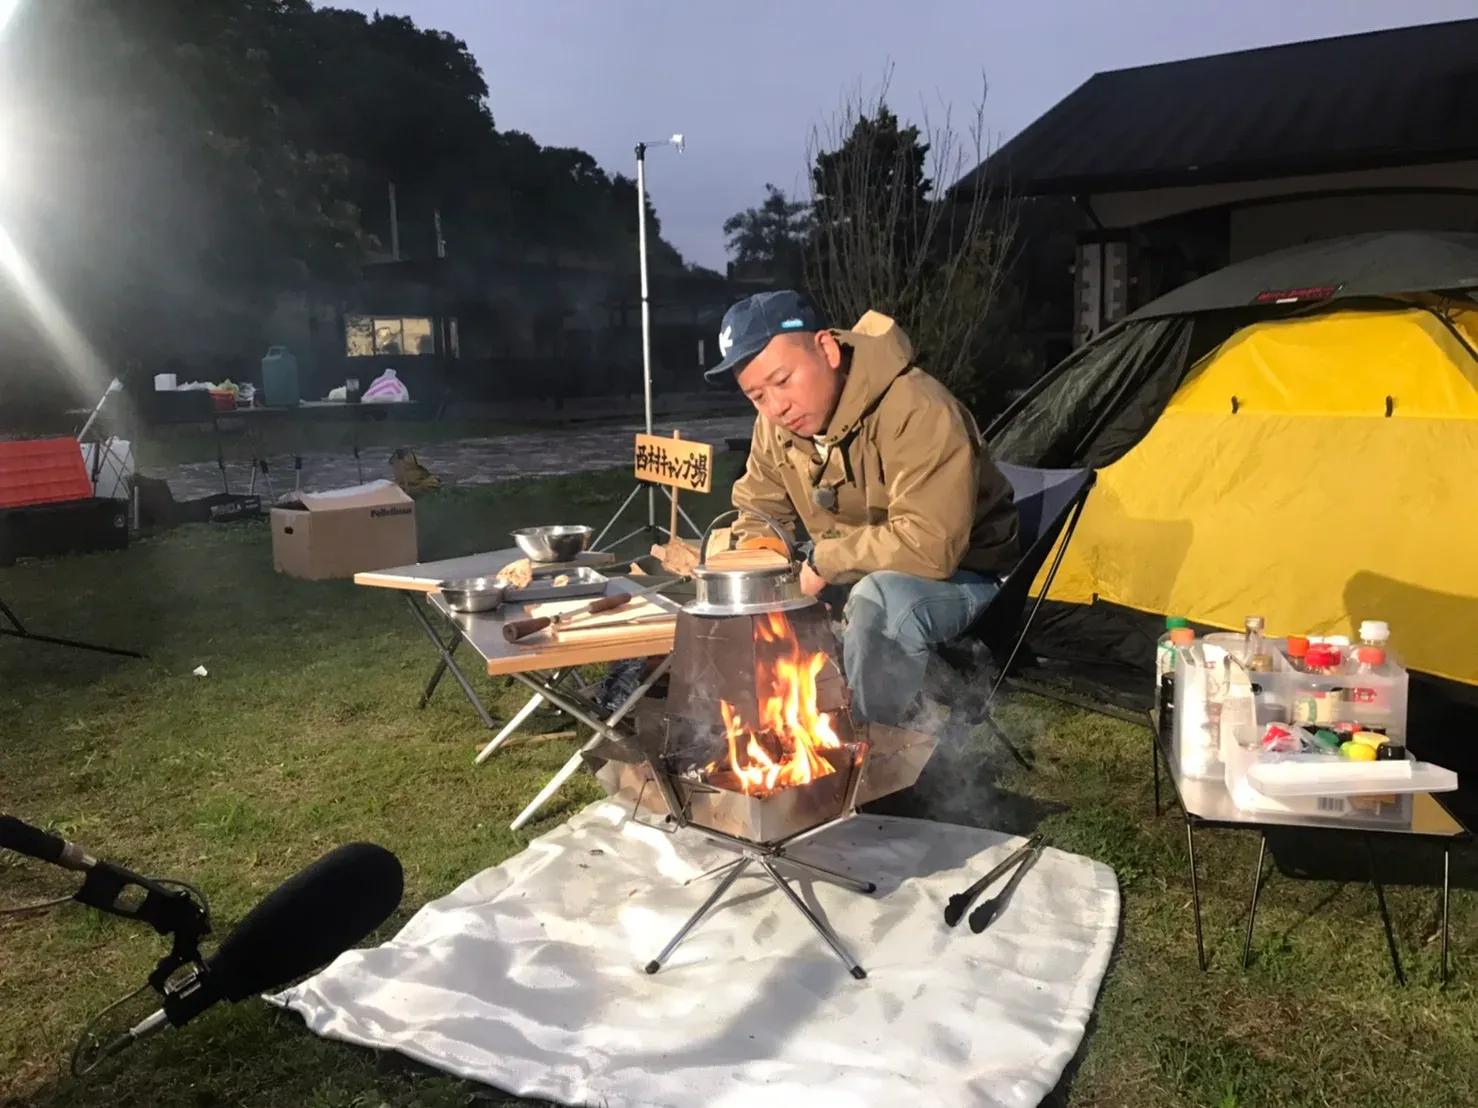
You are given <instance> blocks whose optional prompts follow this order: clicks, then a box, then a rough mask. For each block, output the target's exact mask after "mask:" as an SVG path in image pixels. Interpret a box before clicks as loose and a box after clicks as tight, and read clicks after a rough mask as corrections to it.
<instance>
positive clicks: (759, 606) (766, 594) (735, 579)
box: [601, 521, 935, 979]
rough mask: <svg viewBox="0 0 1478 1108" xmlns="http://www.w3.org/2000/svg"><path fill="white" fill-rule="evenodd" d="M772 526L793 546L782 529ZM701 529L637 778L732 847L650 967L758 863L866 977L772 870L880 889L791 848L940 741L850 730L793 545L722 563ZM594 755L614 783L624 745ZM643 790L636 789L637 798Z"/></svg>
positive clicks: (846, 814) (685, 820)
mask: <svg viewBox="0 0 1478 1108" xmlns="http://www.w3.org/2000/svg"><path fill="white" fill-rule="evenodd" d="M715 522H717V521H715ZM771 526H772V527H774V529H775V531H776V533H777V534H779V535H780V536H781V538H782V539H786V542H787V547H789V540H788V538H787V537H786V535H785V533H784V532H783V531H782V530H781V529H780V528H779V527H778V526H775V525H774V524H773V523H771ZM711 532H712V527H710V529H709V533H710V534H711ZM708 537H709V536H708V535H707V534H706V535H705V536H704V541H703V544H702V546H701V547H700V555H701V557H700V564H699V566H698V569H697V570H696V571H695V577H696V579H697V582H698V595H697V599H696V600H695V601H694V602H693V603H691V604H689V605H688V606H687V607H686V608H684V609H683V611H682V612H681V613H680V614H679V615H678V618H677V633H676V640H675V644H674V648H673V654H672V662H673V665H672V670H671V687H670V690H669V693H668V697H667V702H666V706H665V709H664V710H663V711H661V712H660V713H658V712H655V711H647V712H644V713H639V715H638V719H637V728H636V731H637V743H638V745H639V747H640V754H639V756H640V758H641V759H642V760H644V762H645V767H644V768H645V769H646V771H647V773H646V774H637V776H641V777H644V778H646V780H649V781H650V782H651V783H653V784H655V785H656V787H657V790H658V792H659V793H660V795H661V797H662V800H663V802H664V803H665V806H666V808H667V812H668V815H669V817H670V818H671V819H672V820H673V821H674V822H676V823H677V824H678V825H679V826H684V827H691V828H693V829H694V830H695V831H697V832H699V833H700V834H702V835H704V836H705V837H707V838H708V839H710V840H712V841H714V842H716V843H718V844H720V845H722V846H724V847H726V848H728V849H731V850H734V851H735V852H736V855H737V856H736V857H735V858H733V859H732V860H730V861H728V862H726V863H724V864H723V865H721V866H718V867H716V868H715V869H713V870H710V871H709V872H708V873H705V874H702V875H701V876H700V877H697V878H694V880H695V881H698V880H705V879H708V878H719V881H718V885H717V886H716V887H715V888H714V890H713V891H712V892H711V893H710V894H709V896H708V898H707V899H706V900H705V901H704V902H703V904H702V905H701V906H699V908H698V910H697V911H696V912H694V913H693V915H692V916H691V917H689V919H688V921H687V922H686V923H684V924H683V926H682V928H681V929H679V931H678V932H677V934H676V935H674V936H673V937H672V939H671V941H670V942H668V944H667V945H666V946H665V947H664V948H663V950H662V952H661V953H660V954H659V955H658V956H657V957H656V958H654V959H653V960H652V961H651V962H649V963H647V966H646V970H647V972H648V973H656V972H657V971H658V970H659V969H661V968H662V964H663V963H664V962H665V961H666V960H667V959H668V957H670V956H671V954H672V952H673V951H674V950H676V949H677V946H678V944H679V943H681V942H682V941H683V939H684V938H686V937H687V935H688V933H689V932H690V931H692V929H693V928H694V927H696V926H697V925H698V923H699V921H701V920H702V919H703V917H704V916H705V915H707V913H708V912H709V911H710V909H712V908H713V907H714V905H715V904H717V903H718V902H719V900H720V899H721V898H722V897H723V896H724V894H725V893H726V892H727V891H728V890H729V888H730V886H732V885H733V884H734V882H735V881H736V880H738V879H739V877H740V876H741V875H742V874H744V873H745V872H747V871H748V870H749V868H750V867H751V866H755V867H757V868H758V869H759V870H760V871H761V872H763V873H764V874H765V875H766V876H767V877H768V878H769V879H770V881H771V882H772V883H773V884H774V885H775V886H776V887H778V888H779V889H780V890H781V892H783V893H784V894H785V896H786V898H787V899H788V900H789V901H790V902H791V903H792V904H793V905H795V907H796V910H797V911H799V912H800V913H801V914H802V915H803V916H805V917H806V919H807V920H808V921H809V922H810V924H811V926H812V927H814V928H815V929H816V931H817V933H818V934H819V935H820V936H821V937H822V938H823V939H825V940H826V942H827V945H829V946H830V947H831V949H832V950H833V951H835V952H836V954H837V956H838V957H839V958H841V960H842V961H843V962H844V963H845V964H846V966H847V968H848V969H849V970H850V971H851V973H852V976H853V977H856V978H859V979H861V978H864V977H866V976H867V973H866V971H865V970H864V969H863V968H862V966H861V965H860V964H858V962H857V960H856V959H855V958H854V957H852V955H851V954H850V953H848V951H847V949H846V947H845V946H843V945H842V942H841V940H839V939H838V938H837V936H836V935H835V933H833V931H832V930H831V928H830V927H828V926H827V924H826V923H825V922H824V921H822V920H821V919H820V918H819V917H818V916H817V915H816V914H815V913H814V912H812V911H811V909H810V908H809V907H807V906H806V904H805V903H804V902H803V901H802V900H801V898H800V897H799V896H798V895H797V894H796V892H795V891H794V890H793V889H792V888H791V887H790V885H789V884H788V883H787V882H786V880H785V878H784V877H783V876H782V875H781V873H780V868H787V867H788V868H790V869H792V870H800V871H801V872H803V873H806V874H810V875H812V876H815V877H821V878H824V879H825V880H828V881H832V882H835V883H837V884H840V885H843V886H845V887H847V888H850V889H853V890H855V891H857V892H860V893H871V892H874V891H876V889H877V886H876V885H875V884H874V883H873V882H871V881H865V880H861V879H859V878H855V877H851V876H848V875H846V874H843V873H837V872H835V871H834V870H830V869H826V868H825V867H823V866H818V865H816V864H814V863H812V862H807V861H803V860H801V859H799V858H796V857H794V856H793V855H792V854H791V853H790V851H791V849H792V848H793V847H796V846H798V845H799V844H800V843H802V842H803V841H805V840H806V839H809V838H811V837H812V836H814V835H817V834H819V833H820V832H822V831H825V830H827V829H828V828H830V827H833V826H835V825H836V824H838V823H840V822H842V821H843V820H846V819H848V818H850V817H851V816H852V815H853V813H854V812H855V810H856V807H857V805H858V804H862V803H866V802H867V801H869V800H873V799H876V798H877V797H879V796H883V795H886V794H887V793H890V792H895V791H897V790H898V789H902V788H907V787H908V786H909V785H911V784H913V783H914V781H916V780H917V779H918V776H919V773H920V772H921V771H922V769H923V767H924V764H925V763H926V762H927V761H928V759H929V756H930V755H931V754H932V753H933V751H934V746H935V740H934V739H933V738H931V737H929V736H926V735H919V734H915V733H913V732H908V731H903V730H901V729H898V728H891V727H889V728H883V727H871V726H865V727H862V728H856V727H854V725H853V723H852V718H851V714H850V712H849V710H848V695H847V685H846V681H845V679H844V677H843V674H842V668H841V662H840V658H839V655H838V651H837V644H836V638H835V636H834V635H833V634H832V630H831V623H830V620H829V618H828V615H827V613H826V609H825V608H824V607H823V606H821V605H819V604H817V603H815V601H814V600H813V599H811V598H809V597H805V596H803V595H802V594H801V592H800V588H799V583H798V580H797V577H796V571H795V558H794V552H793V551H792V557H791V559H790V564H788V565H786V566H783V567H781V566H776V567H765V568H764V569H760V570H717V569H713V568H711V567H709V566H708V565H707V563H706V558H707V542H708ZM601 753H602V754H603V755H605V756H608V757H612V758H614V759H615V762H616V763H618V768H617V770H616V777H617V779H618V780H619V779H620V778H621V777H622V776H623V771H621V770H620V768H619V763H620V762H621V761H622V760H623V759H622V758H621V756H620V754H619V753H618V752H615V751H609V750H608V751H602V752H601ZM625 760H626V761H628V762H629V761H631V760H633V759H625ZM607 776H609V775H607ZM625 776H628V777H629V776H630V771H629V770H628V771H626V773H625ZM643 795H644V793H639V794H638V798H637V804H638V806H640V804H641V799H642V796H643Z"/></svg>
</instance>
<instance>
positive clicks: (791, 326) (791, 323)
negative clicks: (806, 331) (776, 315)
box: [780, 319, 806, 331]
mask: <svg viewBox="0 0 1478 1108" xmlns="http://www.w3.org/2000/svg"><path fill="white" fill-rule="evenodd" d="M805 325H806V321H805V320H803V319H787V320H786V321H785V322H784V323H782V324H780V326H781V327H783V328H785V329H786V330H787V331H793V330H795V329H796V328H797V327H804V326H805Z"/></svg>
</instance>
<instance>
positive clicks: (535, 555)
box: [513, 524, 595, 562]
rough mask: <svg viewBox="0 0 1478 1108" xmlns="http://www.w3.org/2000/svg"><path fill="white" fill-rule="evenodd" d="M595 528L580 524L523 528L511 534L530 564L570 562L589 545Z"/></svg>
mask: <svg viewBox="0 0 1478 1108" xmlns="http://www.w3.org/2000/svg"><path fill="white" fill-rule="evenodd" d="M594 535H595V528H593V527H586V526H584V525H582V524H564V525H561V526H557V527H524V528H522V529H521V530H518V531H515V532H513V541H514V542H516V543H518V548H519V549H520V550H522V551H523V552H524V554H525V555H526V556H527V557H528V559H529V560H530V561H531V562H568V561H572V560H573V559H574V558H575V557H576V556H577V555H579V554H580V553H581V552H582V551H584V549H585V548H586V547H587V546H589V545H590V540H591V538H592V537H593V536H594Z"/></svg>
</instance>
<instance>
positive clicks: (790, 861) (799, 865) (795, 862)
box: [771, 854, 878, 893]
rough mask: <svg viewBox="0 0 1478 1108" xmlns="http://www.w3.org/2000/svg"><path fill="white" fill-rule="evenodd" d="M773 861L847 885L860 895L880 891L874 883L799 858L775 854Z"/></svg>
mask: <svg viewBox="0 0 1478 1108" xmlns="http://www.w3.org/2000/svg"><path fill="white" fill-rule="evenodd" d="M771 860H772V861H775V862H779V863H780V864H781V865H784V866H795V867H796V869H803V870H805V871H806V872H807V873H813V874H815V875H816V876H817V877H824V878H826V880H828V881H834V882H836V883H837V884H838V885H845V886H846V887H847V888H849V889H855V890H857V891H858V892H859V893H875V892H877V891H878V887H877V885H876V884H875V883H874V882H872V881H862V880H859V879H858V878H856V877H851V876H849V875H847V874H845V873H838V872H837V871H836V870H834V869H827V868H826V867H825V866H818V865H817V864H816V863H815V862H802V861H801V860H800V859H799V858H792V857H791V856H790V855H789V854H775V855H773V856H772V858H771Z"/></svg>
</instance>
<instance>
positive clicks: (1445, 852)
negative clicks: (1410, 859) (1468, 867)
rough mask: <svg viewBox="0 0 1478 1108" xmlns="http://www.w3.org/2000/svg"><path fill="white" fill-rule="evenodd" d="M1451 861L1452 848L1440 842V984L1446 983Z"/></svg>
mask: <svg viewBox="0 0 1478 1108" xmlns="http://www.w3.org/2000/svg"><path fill="white" fill-rule="evenodd" d="M1451 861H1452V850H1451V848H1450V847H1449V846H1448V845H1447V844H1446V843H1443V844H1442V984H1444V985H1446V984H1447V894H1448V888H1449V885H1448V876H1449V872H1450V871H1449V865H1450V863H1451Z"/></svg>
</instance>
